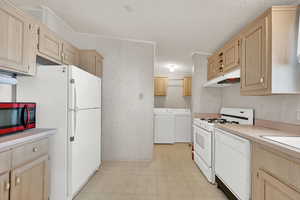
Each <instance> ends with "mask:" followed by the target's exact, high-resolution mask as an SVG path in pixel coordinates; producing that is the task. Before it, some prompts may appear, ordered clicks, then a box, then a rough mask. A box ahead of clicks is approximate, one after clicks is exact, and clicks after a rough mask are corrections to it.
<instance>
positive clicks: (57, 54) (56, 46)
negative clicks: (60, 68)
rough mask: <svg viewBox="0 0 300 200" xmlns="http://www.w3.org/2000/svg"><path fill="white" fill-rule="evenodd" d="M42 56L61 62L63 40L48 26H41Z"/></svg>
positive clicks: (40, 51) (40, 49)
mask: <svg viewBox="0 0 300 200" xmlns="http://www.w3.org/2000/svg"><path fill="white" fill-rule="evenodd" d="M38 47H39V48H38V50H39V53H40V56H42V57H45V58H47V59H50V60H51V61H54V62H58V63H60V62H61V47H62V43H61V40H60V39H59V38H58V37H57V36H56V35H55V34H54V33H52V32H51V31H50V30H48V29H47V28H46V27H43V26H41V27H40V28H39V45H38Z"/></svg>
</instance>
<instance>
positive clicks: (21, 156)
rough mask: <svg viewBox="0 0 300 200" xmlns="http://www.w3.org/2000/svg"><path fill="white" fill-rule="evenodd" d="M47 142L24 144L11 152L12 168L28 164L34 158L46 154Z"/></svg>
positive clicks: (46, 140)
mask: <svg viewBox="0 0 300 200" xmlns="http://www.w3.org/2000/svg"><path fill="white" fill-rule="evenodd" d="M48 148H49V141H48V139H43V140H40V141H37V142H33V143H29V144H25V145H23V146H20V147H18V148H16V149H14V150H13V153H12V166H13V167H17V166H19V165H22V164H25V163H27V162H30V161H32V160H34V159H36V158H39V157H41V156H43V155H46V154H48Z"/></svg>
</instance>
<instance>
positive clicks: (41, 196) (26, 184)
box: [10, 156, 48, 200]
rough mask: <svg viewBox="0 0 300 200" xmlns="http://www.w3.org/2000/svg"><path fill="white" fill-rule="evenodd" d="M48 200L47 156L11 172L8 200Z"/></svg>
mask: <svg viewBox="0 0 300 200" xmlns="http://www.w3.org/2000/svg"><path fill="white" fill-rule="evenodd" d="M28 199H30V200H48V156H44V157H42V158H39V159H37V160H35V161H32V162H30V163H28V164H25V165H24V166H21V167H19V168H16V169H14V170H12V172H11V195H10V200H28Z"/></svg>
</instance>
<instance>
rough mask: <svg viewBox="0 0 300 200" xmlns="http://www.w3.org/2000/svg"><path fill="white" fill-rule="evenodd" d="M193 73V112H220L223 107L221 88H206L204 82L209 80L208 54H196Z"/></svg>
mask: <svg viewBox="0 0 300 200" xmlns="http://www.w3.org/2000/svg"><path fill="white" fill-rule="evenodd" d="M192 59H193V63H194V73H193V89H192V93H193V97H192V111H193V113H219V111H220V108H221V99H222V98H221V96H222V93H221V89H220V88H204V87H203V84H204V83H205V82H206V80H207V56H203V55H198V54H194V55H193V57H192Z"/></svg>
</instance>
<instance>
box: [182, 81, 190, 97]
mask: <svg viewBox="0 0 300 200" xmlns="http://www.w3.org/2000/svg"><path fill="white" fill-rule="evenodd" d="M183 96H192V77H184V78H183Z"/></svg>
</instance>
